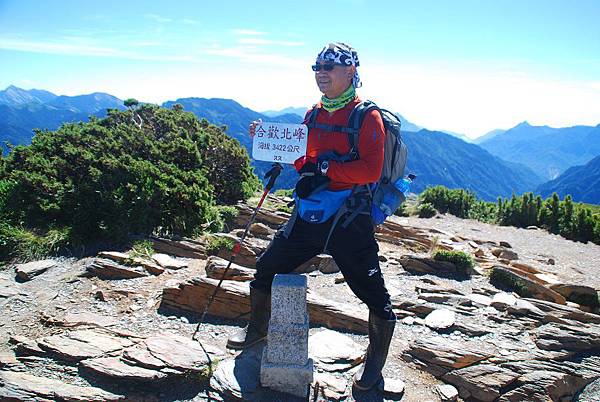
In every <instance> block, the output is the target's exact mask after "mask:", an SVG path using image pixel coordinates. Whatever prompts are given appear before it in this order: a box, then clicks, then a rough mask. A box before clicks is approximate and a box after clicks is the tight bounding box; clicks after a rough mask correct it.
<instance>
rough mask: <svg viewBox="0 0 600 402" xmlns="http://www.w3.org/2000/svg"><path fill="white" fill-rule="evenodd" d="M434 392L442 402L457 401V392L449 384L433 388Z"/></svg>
mask: <svg viewBox="0 0 600 402" xmlns="http://www.w3.org/2000/svg"><path fill="white" fill-rule="evenodd" d="M435 391H436V392H437V394H438V395H439V396H440V399H441V400H442V402H452V401H455V400H457V399H458V390H457V389H456V388H455V387H454V386H452V385H450V384H439V385H437V386H436V387H435Z"/></svg>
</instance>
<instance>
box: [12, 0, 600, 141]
mask: <svg viewBox="0 0 600 402" xmlns="http://www.w3.org/2000/svg"><path fill="white" fill-rule="evenodd" d="M598 20H600V1H594V0H589V1H587V0H578V1H566V0H565V1H553V0H545V1H528V0H522V1H509V0H496V1H491V0H490V1H484V0H480V1H460V0H455V1H444V0H438V1H433V0H425V1H419V2H417V1H410V2H409V1H378V2H367V1H363V0H330V1H310V0H305V1H303V2H297V1H295V2H285V1H280V2H277V3H275V2H261V1H254V2H247V1H221V2H217V1H209V2H204V1H174V2H166V1H162V2H160V1H134V0H130V1H127V2H123V1H108V0H105V1H60V0H56V1H41V0H40V1H30V0H0V88H5V87H6V86H8V85H11V84H13V85H17V86H20V87H23V88H26V89H30V88H39V89H47V90H50V91H52V92H55V93H58V94H65V95H75V94H82V93H91V92H108V93H111V94H113V95H115V96H118V97H120V98H127V97H135V98H137V99H140V100H144V101H151V102H156V103H160V102H163V101H165V100H173V99H176V98H179V97H188V96H198V97H224V98H233V99H235V100H237V101H239V102H240V103H242V104H243V105H244V106H247V107H250V108H252V109H255V110H266V109H280V108H284V107H287V106H309V105H311V104H313V103H315V102H316V101H317V100H318V98H319V95H320V94H319V92H318V90H317V88H316V86H315V84H314V77H313V74H312V72H311V71H310V65H311V64H312V63H313V62H314V58H315V56H316V54H317V53H318V51H319V50H320V48H321V47H322V46H323V45H324V44H325V43H327V42H330V41H344V42H347V43H350V44H352V45H353V46H354V47H355V48H356V49H357V51H358V55H359V58H360V60H361V67H360V68H359V72H360V74H361V78H362V80H363V82H364V86H363V88H361V89H360V91H359V94H360V95H361V96H362V97H363V98H370V99H373V100H375V101H377V102H378V103H379V104H381V105H382V106H385V107H386V108H388V109H392V110H394V111H397V112H400V113H401V114H402V115H404V116H405V117H406V118H407V119H409V120H411V121H412V122H414V123H416V124H419V125H421V126H425V127H427V128H430V129H445V130H452V131H456V132H460V133H464V134H466V135H468V136H470V137H475V136H478V135H481V134H484V133H485V132H487V131H489V130H492V129H495V128H509V127H512V126H514V125H516V124H517V123H519V122H521V121H524V120H527V121H529V122H530V123H531V124H537V125H544V124H547V125H550V126H570V125H575V124H588V125H596V124H598V123H600V113H598V111H600V24H599V23H598Z"/></svg>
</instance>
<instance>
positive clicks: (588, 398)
mask: <svg viewBox="0 0 600 402" xmlns="http://www.w3.org/2000/svg"><path fill="white" fill-rule="evenodd" d="M574 401H575V402H597V401H600V378H598V379H597V380H596V381H594V382H592V383H590V384H588V385H587V386H586V387H585V388H584V389H583V391H581V392H580V393H579V395H577V396H576V397H575V399H574Z"/></svg>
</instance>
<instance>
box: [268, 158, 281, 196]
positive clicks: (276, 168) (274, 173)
mask: <svg viewBox="0 0 600 402" xmlns="http://www.w3.org/2000/svg"><path fill="white" fill-rule="evenodd" d="M282 170H283V166H281V164H279V163H277V162H275V163H274V164H273V165H272V166H271V170H269V171H268V172H267V173H265V179H266V178H267V177H268V178H269V182H268V183H267V185H266V186H265V190H266V191H267V192H269V191H271V189H272V188H273V186H274V185H275V180H277V177H279V175H280V174H281V171H282Z"/></svg>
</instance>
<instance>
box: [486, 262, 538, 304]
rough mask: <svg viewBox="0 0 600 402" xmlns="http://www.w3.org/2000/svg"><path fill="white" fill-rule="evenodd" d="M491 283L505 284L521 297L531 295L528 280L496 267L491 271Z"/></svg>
mask: <svg viewBox="0 0 600 402" xmlns="http://www.w3.org/2000/svg"><path fill="white" fill-rule="evenodd" d="M490 283H492V284H493V285H497V286H500V287H502V286H504V287H506V288H508V289H510V290H511V291H513V292H515V293H516V294H518V295H519V296H521V297H531V292H530V291H529V287H528V286H527V282H525V281H524V280H523V279H520V278H518V277H516V276H514V275H511V274H509V273H507V272H505V271H504V270H501V269H497V268H496V267H493V268H492V270H491V272H490Z"/></svg>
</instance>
